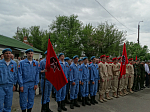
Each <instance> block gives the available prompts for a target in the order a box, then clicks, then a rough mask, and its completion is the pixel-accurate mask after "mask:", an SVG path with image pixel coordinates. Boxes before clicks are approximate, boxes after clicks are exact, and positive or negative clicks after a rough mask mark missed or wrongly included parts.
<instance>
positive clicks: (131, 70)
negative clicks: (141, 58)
mask: <svg viewBox="0 0 150 112" xmlns="http://www.w3.org/2000/svg"><path fill="white" fill-rule="evenodd" d="M129 63H130V64H129V89H130V90H129V91H130V93H133V91H132V87H133V81H134V68H133V58H130V59H129Z"/></svg>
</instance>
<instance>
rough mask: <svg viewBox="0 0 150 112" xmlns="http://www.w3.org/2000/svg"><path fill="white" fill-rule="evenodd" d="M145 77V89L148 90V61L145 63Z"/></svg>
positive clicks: (149, 72)
mask: <svg viewBox="0 0 150 112" xmlns="http://www.w3.org/2000/svg"><path fill="white" fill-rule="evenodd" d="M145 75H146V87H148V88H149V75H150V71H149V66H148V61H146V62H145Z"/></svg>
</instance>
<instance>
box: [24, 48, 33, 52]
mask: <svg viewBox="0 0 150 112" xmlns="http://www.w3.org/2000/svg"><path fill="white" fill-rule="evenodd" d="M28 52H33V49H27V50H26V51H25V53H28Z"/></svg>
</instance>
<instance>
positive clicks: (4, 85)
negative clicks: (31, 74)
mask: <svg viewBox="0 0 150 112" xmlns="http://www.w3.org/2000/svg"><path fill="white" fill-rule="evenodd" d="M11 52H12V50H11V49H10V48H6V49H4V50H3V51H2V53H3V56H4V59H2V60H0V112H11V106H12V98H13V91H15V90H16V87H15V85H16V82H17V63H16V62H15V61H13V60H11V59H10V56H11Z"/></svg>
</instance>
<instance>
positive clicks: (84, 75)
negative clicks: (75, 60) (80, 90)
mask: <svg viewBox="0 0 150 112" xmlns="http://www.w3.org/2000/svg"><path fill="white" fill-rule="evenodd" d="M80 70H81V81H82V82H83V81H90V79H89V77H90V74H89V65H88V64H87V67H86V66H85V64H84V63H83V64H82V65H81V67H80Z"/></svg>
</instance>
